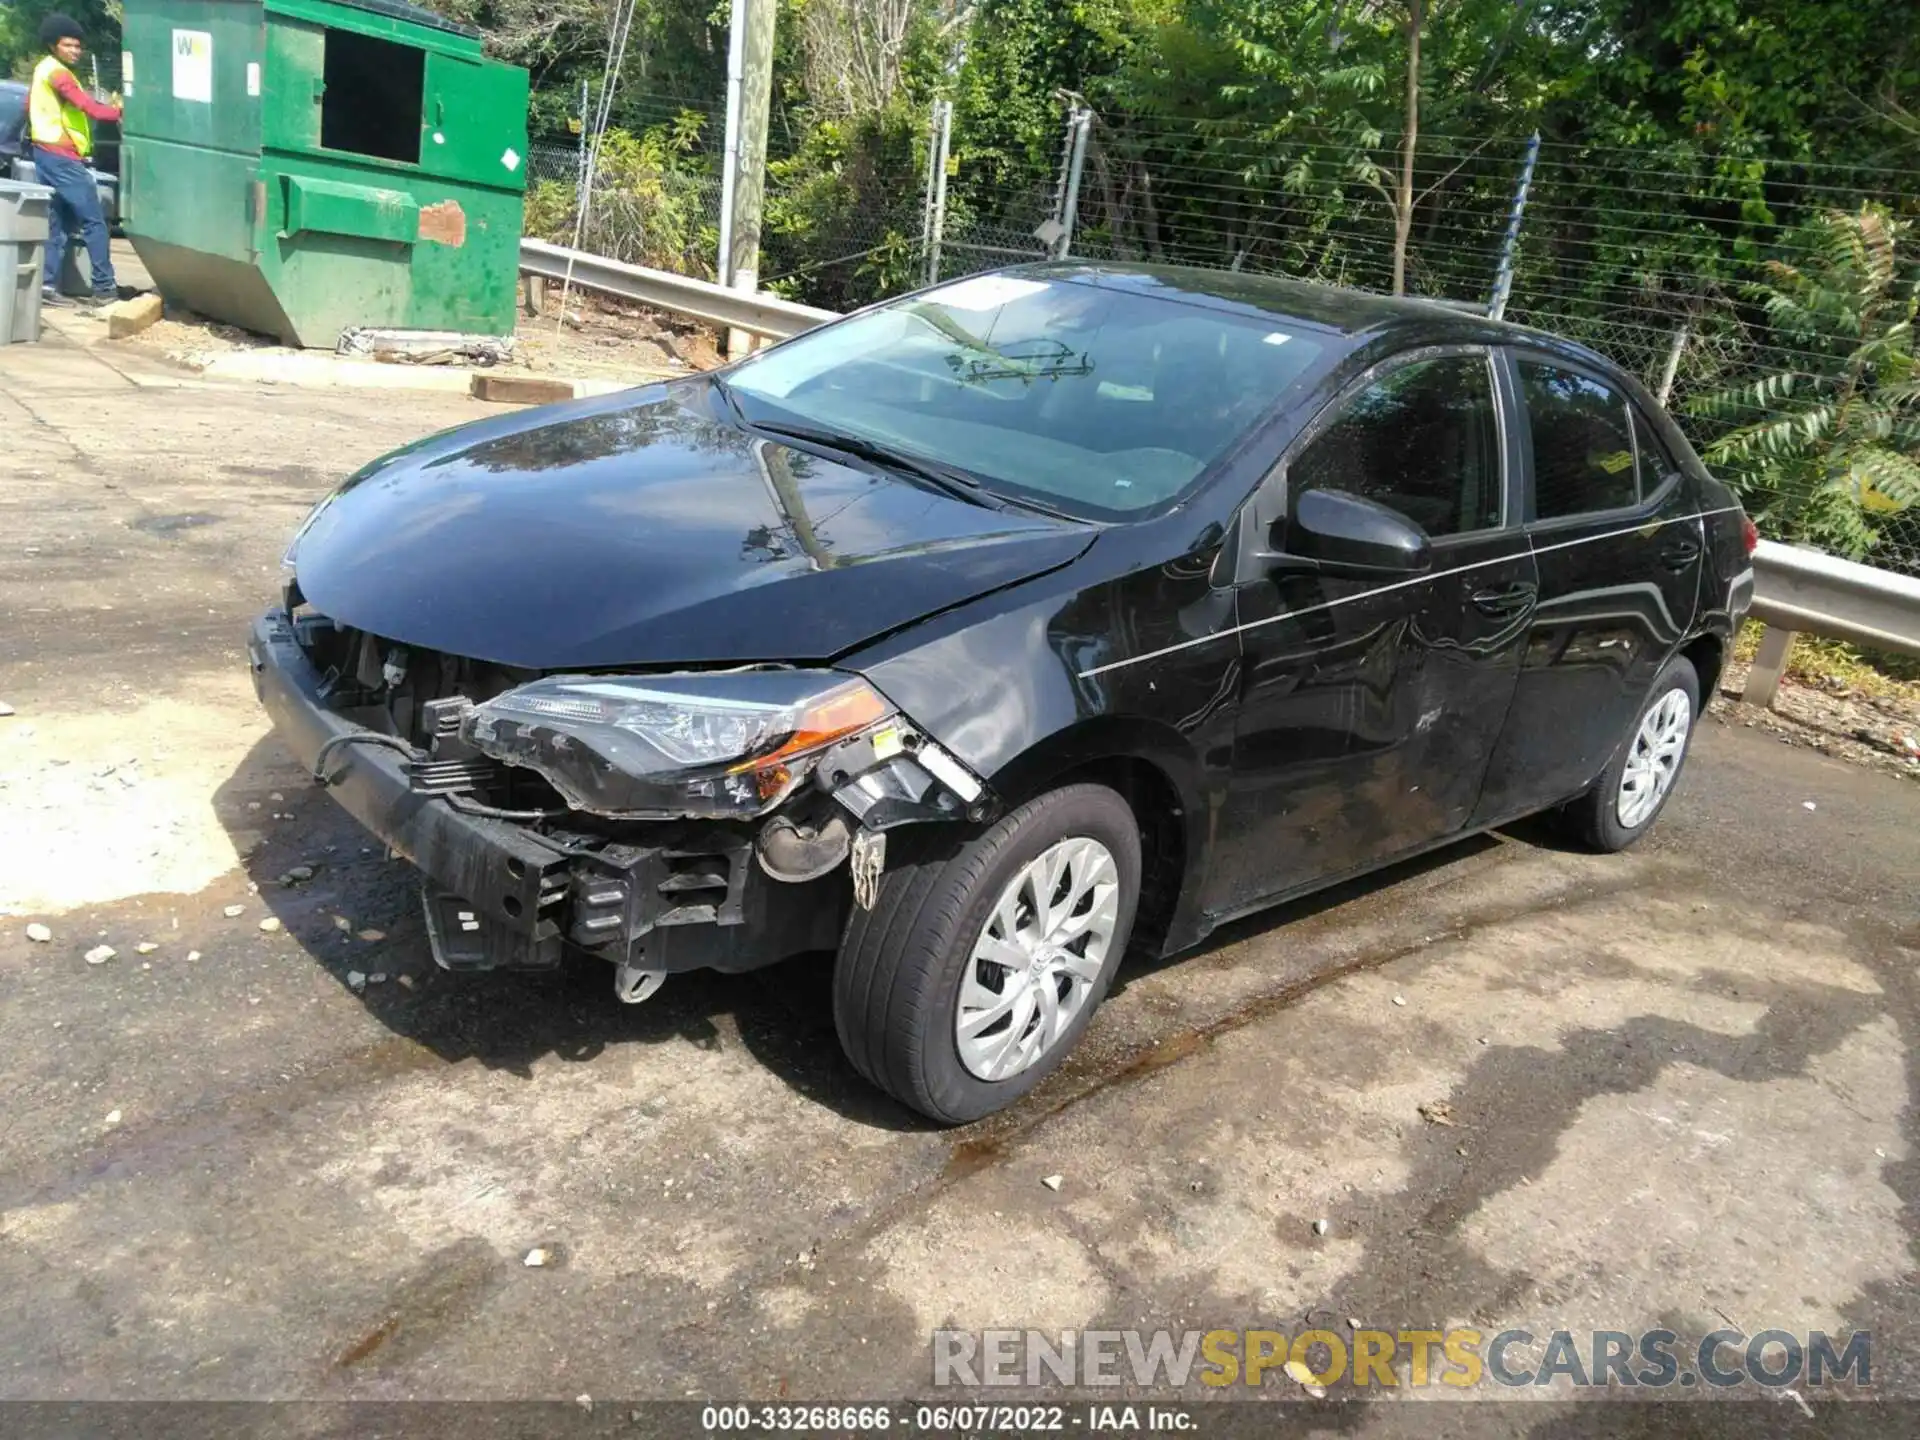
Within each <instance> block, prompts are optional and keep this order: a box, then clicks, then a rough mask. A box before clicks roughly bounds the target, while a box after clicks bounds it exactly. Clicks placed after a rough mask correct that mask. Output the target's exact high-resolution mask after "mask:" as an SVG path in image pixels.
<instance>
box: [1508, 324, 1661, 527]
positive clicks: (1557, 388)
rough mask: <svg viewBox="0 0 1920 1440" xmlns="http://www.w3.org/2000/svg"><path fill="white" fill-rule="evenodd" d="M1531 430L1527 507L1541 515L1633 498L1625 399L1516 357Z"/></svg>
mask: <svg viewBox="0 0 1920 1440" xmlns="http://www.w3.org/2000/svg"><path fill="white" fill-rule="evenodd" d="M1520 391H1521V394H1522V395H1524V396H1525V397H1526V402H1527V420H1528V426H1529V428H1530V429H1531V430H1532V432H1533V513H1534V515H1535V516H1536V517H1537V518H1538V519H1541V520H1553V519H1558V518H1561V517H1563V516H1567V515H1583V514H1586V513H1588V512H1589V511H1597V510H1618V509H1620V508H1621V507H1623V506H1628V505H1633V504H1636V503H1638V501H1639V499H1640V489H1639V485H1638V483H1637V482H1636V479H1635V475H1634V463H1633V431H1632V428H1631V422H1630V421H1629V419H1628V411H1627V402H1626V401H1625V400H1624V399H1622V398H1621V397H1620V396H1619V395H1617V394H1615V393H1614V391H1613V389H1612V388H1611V387H1609V386H1607V385H1603V384H1602V383H1601V382H1600V381H1598V380H1595V379H1593V378H1592V377H1591V376H1588V375H1582V374H1580V373H1579V372H1578V371H1575V370H1563V369H1561V368H1560V367H1559V366H1557V365H1545V364H1541V363H1539V362H1537V361H1533V360H1522V361H1521V362H1520Z"/></svg>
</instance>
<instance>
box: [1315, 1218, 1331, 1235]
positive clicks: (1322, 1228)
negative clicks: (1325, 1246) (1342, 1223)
mask: <svg viewBox="0 0 1920 1440" xmlns="http://www.w3.org/2000/svg"><path fill="white" fill-rule="evenodd" d="M1332 1228H1333V1222H1332V1221H1330V1220H1328V1219H1326V1218H1325V1217H1324V1216H1322V1217H1321V1218H1320V1219H1318V1220H1316V1221H1314V1222H1313V1233H1314V1234H1316V1235H1324V1234H1326V1233H1327V1231H1329V1230H1331V1229H1332Z"/></svg>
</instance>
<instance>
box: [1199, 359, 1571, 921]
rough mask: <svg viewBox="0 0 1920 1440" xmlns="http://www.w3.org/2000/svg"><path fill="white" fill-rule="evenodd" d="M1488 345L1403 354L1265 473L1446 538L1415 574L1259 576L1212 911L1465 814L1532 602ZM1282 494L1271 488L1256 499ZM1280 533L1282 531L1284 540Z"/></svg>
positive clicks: (1246, 592)
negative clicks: (1347, 494) (1341, 493)
mask: <svg viewBox="0 0 1920 1440" xmlns="http://www.w3.org/2000/svg"><path fill="white" fill-rule="evenodd" d="M1496 382H1497V372H1496V371H1495V369H1494V366H1493V363H1492V360H1491V357H1490V356H1489V355H1487V354H1486V353H1485V352H1484V351H1480V350H1459V349H1455V350H1451V351H1445V352H1417V353H1415V354H1413V355H1411V356H1403V357H1397V358H1396V359H1395V360H1394V361H1389V362H1387V364H1386V365H1385V366H1383V367H1381V368H1380V369H1379V370H1377V371H1375V372H1374V373H1373V374H1371V375H1370V376H1368V377H1367V378H1366V379H1364V380H1363V381H1362V382H1360V384H1359V386H1358V388H1357V390H1355V391H1350V392H1349V393H1348V395H1347V396H1346V397H1344V398H1343V399H1342V400H1341V401H1340V402H1337V403H1336V404H1335V405H1334V406H1332V407H1329V413H1328V418H1327V419H1325V420H1323V421H1319V422H1316V424H1315V425H1314V426H1313V427H1312V428H1311V429H1310V430H1309V431H1308V432H1307V434H1306V436H1305V437H1303V441H1302V442H1301V443H1300V444H1297V445H1296V446H1295V448H1294V452H1293V454H1292V456H1291V457H1290V459H1289V461H1288V462H1287V464H1286V465H1285V467H1284V470H1283V471H1282V472H1280V473H1277V474H1276V475H1275V476H1274V477H1272V478H1271V479H1270V480H1269V482H1268V485H1269V486H1270V487H1271V486H1275V485H1280V486H1284V487H1285V500H1286V503H1287V505H1288V506H1289V507H1291V506H1293V505H1297V503H1298V497H1299V496H1300V495H1301V494H1302V493H1304V492H1306V491H1308V490H1312V489H1316V488H1328V489H1337V490H1346V491H1351V492H1353V493H1356V494H1360V495H1364V496H1366V497H1367V498H1368V499H1371V500H1374V501H1377V502H1379V503H1381V504H1384V505H1387V506H1390V507H1391V508H1393V509H1395V510H1397V511H1399V512H1400V513H1401V514H1403V515H1405V516H1407V517H1408V518H1410V519H1412V520H1414V521H1416V522H1417V523H1418V524H1419V525H1421V526H1422V527H1423V528H1424V529H1425V530H1426V531H1427V533H1428V535H1429V536H1430V537H1431V538H1432V541H1433V557H1434V558H1433V568H1432V570H1431V571H1430V572H1428V573H1426V574H1424V575H1419V576H1414V577H1402V578H1371V579H1366V578H1353V577H1333V576H1330V575H1327V574H1324V573H1321V574H1316V573H1310V572H1306V571H1298V570H1289V569H1287V568H1285V567H1284V566H1282V567H1280V568H1277V569H1275V570H1274V571H1273V572H1272V573H1270V574H1266V575H1259V576H1248V577H1244V579H1243V584H1242V586H1241V589H1240V594H1239V601H1240V614H1239V623H1240V625H1241V626H1242V627H1243V628H1242V632H1241V640H1242V645H1243V647H1244V650H1243V690H1242V694H1241V705H1240V718H1239V722H1238V725H1237V729H1236V735H1235V744H1234V760H1233V774H1232V779H1231V782H1230V785H1229V789H1228V793H1227V796H1226V799H1225V801H1224V802H1223V809H1222V813H1221V816H1220V826H1219V831H1218V834H1219V838H1220V842H1221V843H1220V846H1219V852H1218V853H1219V854H1220V855H1221V857H1222V858H1221V861H1220V862H1219V864H1218V865H1217V867H1216V873H1215V874H1214V875H1213V876H1212V877H1210V881H1209V886H1208V892H1209V901H1210V903H1209V906H1208V908H1209V909H1210V910H1212V911H1213V912H1214V913H1215V914H1216V915H1221V914H1228V913H1233V912H1236V911H1239V910H1242V909H1246V908H1250V907H1252V906H1254V905H1257V904H1260V903H1262V902H1263V901H1265V900H1269V899H1272V898H1274V897H1276V896H1278V895H1281V894H1286V893H1292V892H1296V891H1300V890H1304V889H1307V888H1310V887H1312V886H1313V885H1315V884H1318V883H1322V882H1324V881H1327V880H1330V879H1332V878H1334V877H1337V876H1339V875H1342V874H1345V873H1348V872H1351V871H1355V870H1360V869H1365V868H1367V867H1369V866H1371V865H1374V864H1377V863H1379V862H1381V861H1383V860H1386V859H1388V858H1390V857H1392V856H1393V855H1396V854H1400V853H1402V852H1405V851H1408V850H1411V849H1414V848H1417V847H1419V846H1421V845H1424V844H1426V843H1429V842H1431V841H1433V840H1436V839H1439V838H1442V837H1444V836H1446V835H1449V834H1452V833H1454V832H1456V831H1458V830H1459V829H1460V828H1461V827H1462V826H1463V825H1464V824H1465V823H1466V821H1467V819H1468V817H1469V815H1471V814H1472V812H1473V808H1474V804H1475V802H1476V800H1477V799H1478V796H1479V791H1480V782H1481V778H1482V776H1483V775H1484V773H1485V771H1486V766H1487V761H1488V757H1489V755H1490V754H1491V752H1492V748H1493V744H1494V741H1495V738H1496V737H1497V736H1498V735H1499V733H1500V729H1501V725H1502V723H1503V722H1504V720H1505V718H1506V711H1507V704H1508V702H1509V700H1510V699H1511V697H1512V694H1513V686H1514V679H1515V676H1516V674H1517V672H1518V669H1519V657H1520V646H1521V640H1522V637H1523V636H1524V635H1525V634H1526V631H1527V625H1528V620H1529V617H1530V615H1531V612H1532V607H1533V600H1534V588H1535V572H1534V562H1533V557H1532V555H1531V554H1530V553H1529V552H1528V550H1527V547H1526V543H1525V541H1524V540H1523V539H1522V538H1521V536H1520V535H1519V533H1518V530H1517V528H1514V527H1510V526H1509V525H1508V524H1507V518H1508V515H1509V513H1510V508H1511V507H1510V500H1509V495H1508V490H1509V486H1508V483H1507V478H1506V477H1507V474H1508V472H1509V469H1510V466H1509V456H1508V454H1507V444H1508V442H1507V435H1508V427H1507V426H1505V425H1503V424H1502V423H1501V410H1502V406H1501V401H1500V398H1499V397H1500V393H1501V392H1500V387H1499V385H1498V384H1497V383H1496ZM1263 500H1264V501H1266V502H1267V503H1269V504H1270V505H1271V507H1272V510H1273V512H1274V513H1287V512H1285V511H1282V510H1281V508H1280V506H1279V504H1278V503H1276V502H1274V501H1273V499H1272V496H1271V494H1270V493H1266V494H1263V496H1262V497H1256V500H1255V506H1254V512H1250V515H1249V520H1251V516H1252V513H1257V512H1258V510H1259V507H1260V506H1261V504H1262V502H1263ZM1279 548H1281V549H1284V548H1285V547H1284V536H1282V537H1281V545H1280V547H1279Z"/></svg>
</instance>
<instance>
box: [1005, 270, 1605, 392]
mask: <svg viewBox="0 0 1920 1440" xmlns="http://www.w3.org/2000/svg"><path fill="white" fill-rule="evenodd" d="M1009 273H1012V274H1019V275H1032V276H1035V277H1046V278H1050V279H1057V280H1070V281H1074V282H1076V283H1078V284H1083V285H1097V286H1100V287H1102V288H1106V289H1113V290H1125V291H1128V292H1131V293H1134V294H1139V295H1154V296H1158V297H1160V298H1163V299H1168V300H1177V301H1182V302H1185V303H1187V304H1190V305H1201V306H1205V307H1207V308H1209V309H1216V310H1220V311H1223V312H1231V313H1238V314H1243V315H1244V314H1246V313H1248V312H1249V311H1257V312H1259V313H1261V314H1263V315H1268V316H1272V317H1274V318H1276V319H1286V320H1290V321H1293V322H1295V323H1296V324H1302V325H1306V326H1309V327H1311V328H1313V329H1316V330H1320V331H1323V332H1326V333H1327V334H1329V335H1338V336H1342V337H1345V338H1346V339H1348V340H1349V341H1351V342H1353V343H1354V344H1356V345H1359V344H1362V343H1365V342H1375V343H1376V344H1378V345H1379V348H1385V349H1398V348H1401V347H1402V346H1405V345H1414V344H1436V343H1445V342H1447V341H1450V340H1451V341H1458V342H1466V343H1473V342H1477V343H1480V344H1492V345H1502V344H1504V345H1530V346H1534V347H1536V348H1540V349H1546V350H1550V351H1557V352H1559V353H1560V354H1563V355H1565V356H1567V357H1569V358H1572V359H1578V360H1580V361H1582V362H1584V363H1586V364H1589V365H1596V366H1599V367H1601V368H1602V369H1604V370H1605V371H1606V372H1607V373H1608V374H1610V375H1619V374H1620V373H1621V372H1620V368H1619V367H1618V366H1617V365H1615V364H1614V363H1613V362H1612V361H1610V360H1608V359H1607V358H1606V357H1605V356H1604V355H1600V354H1598V353H1596V352H1594V351H1592V350H1589V349H1588V348H1587V347H1586V346H1584V345H1580V344H1578V343H1576V342H1574V341H1572V340H1567V339H1565V338H1563V337H1561V336H1558V335H1553V334H1550V333H1549V332H1547V331H1544V330H1534V329H1531V328H1529V327H1528V326H1525V325H1515V324H1512V323H1510V322H1508V321H1504V320H1490V319H1488V318H1487V317H1486V315H1484V314H1483V313H1481V312H1480V310H1479V309H1478V308H1477V306H1476V307H1474V308H1468V307H1467V306H1466V305H1460V304H1454V303H1450V302H1447V301H1443V300H1420V299H1412V298H1398V297H1395V296H1391V295H1378V294H1374V293H1372V292H1369V291H1365V290H1347V289H1342V288H1340V287H1338V286H1334V285H1320V284H1315V283H1314V282H1312V281H1309V280H1295V279H1293V278H1291V277H1290V276H1285V275H1260V274H1251V273H1248V272H1246V271H1240V270H1207V269H1202V268H1200V267H1198V266H1190V265H1153V264H1147V263H1142V262H1134V261H1049V262H1042V263H1038V264H1033V265H1021V266H1015V267H1013V268H1012V269H1011V270H1010V272H1009Z"/></svg>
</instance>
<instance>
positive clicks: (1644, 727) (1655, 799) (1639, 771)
mask: <svg viewBox="0 0 1920 1440" xmlns="http://www.w3.org/2000/svg"><path fill="white" fill-rule="evenodd" d="M1692 728H1693V703H1692V702H1691V701H1690V700H1688V699H1687V692H1686V691H1684V690H1681V689H1679V688H1677V687H1676V688H1675V689H1672V690H1669V691H1668V692H1667V693H1666V694H1665V695H1662V696H1661V697H1660V699H1659V700H1658V701H1657V702H1655V704H1654V706H1653V708H1652V709H1650V710H1648V711H1647V713H1646V716H1645V718H1644V719H1642V720H1641V722H1640V729H1639V730H1638V731H1637V732H1636V733H1635V734H1634V737H1633V745H1632V748H1631V749H1629V750H1628V751H1627V763H1626V766H1625V767H1624V768H1623V769H1622V770H1621V772H1620V793H1619V796H1618V798H1617V799H1616V800H1615V801H1614V813H1615V814H1616V815H1618V816H1619V817H1620V823H1621V825H1623V826H1625V827H1626V828H1627V829H1629V830H1636V829H1638V828H1639V827H1640V826H1642V825H1644V824H1645V823H1646V822H1647V821H1648V820H1649V819H1650V818H1651V817H1652V815H1653V812H1654V811H1656V810H1658V809H1659V808H1660V802H1661V801H1662V800H1664V799H1665V798H1666V795H1667V791H1669V790H1671V789H1672V788H1673V779H1674V776H1676V775H1678V774H1679V773H1680V761H1681V759H1682V758H1683V757H1684V756H1685V755H1686V751H1687V735H1688V732H1689V731H1690V730H1691V729H1692Z"/></svg>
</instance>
